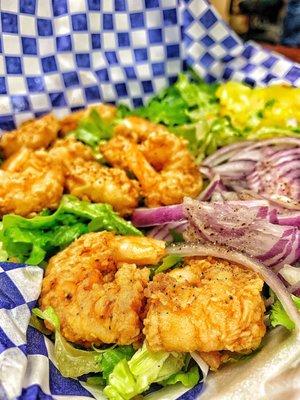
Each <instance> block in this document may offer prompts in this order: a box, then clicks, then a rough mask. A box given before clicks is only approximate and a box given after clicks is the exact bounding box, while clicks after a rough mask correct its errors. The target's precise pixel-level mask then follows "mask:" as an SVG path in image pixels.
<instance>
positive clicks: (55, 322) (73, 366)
mask: <svg viewBox="0 0 300 400" xmlns="http://www.w3.org/2000/svg"><path fill="white" fill-rule="evenodd" d="M32 312H33V314H34V315H36V316H37V317H39V318H41V319H43V320H45V321H47V322H48V323H50V324H51V325H52V327H53V328H54V330H55V344H54V356H55V361H56V363H57V367H58V369H59V371H60V373H61V374H62V375H63V376H64V377H66V378H77V377H78V376H81V375H84V374H88V373H90V372H100V371H101V365H100V362H99V359H101V355H99V353H97V352H96V351H87V350H80V349H77V348H76V347H74V346H73V345H71V344H70V343H69V342H67V341H66V339H65V338H64V337H63V336H62V335H61V333H60V323H59V318H58V316H57V315H56V313H55V311H54V310H53V308H52V307H48V308H46V310H44V311H41V310H40V309H38V308H34V309H33V310H32Z"/></svg>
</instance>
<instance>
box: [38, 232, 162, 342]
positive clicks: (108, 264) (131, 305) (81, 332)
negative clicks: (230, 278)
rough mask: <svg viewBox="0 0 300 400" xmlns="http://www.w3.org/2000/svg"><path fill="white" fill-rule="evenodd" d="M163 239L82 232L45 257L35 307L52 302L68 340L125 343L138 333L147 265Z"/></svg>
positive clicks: (154, 258)
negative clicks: (48, 257) (44, 268)
mask: <svg viewBox="0 0 300 400" xmlns="http://www.w3.org/2000/svg"><path fill="white" fill-rule="evenodd" d="M164 253H165V249H164V242H162V241H159V240H155V239H151V238H146V237H130V236H127V237H121V236H115V235H114V234H112V233H108V232H100V233H88V234H85V235H83V236H81V237H80V238H79V239H77V240H76V241H75V242H73V243H72V244H71V245H70V246H69V247H67V248H66V249H65V250H63V251H61V252H60V253H58V254H56V255H55V256H54V257H52V258H51V259H50V261H49V264H48V267H47V269H46V274H45V278H44V280H43V286H42V292H41V297H40V305H41V308H42V309H45V308H47V307H49V306H52V307H53V308H54V310H55V312H56V313H57V315H58V317H59V319H60V321H61V332H62V334H63V335H64V337H65V338H66V339H68V340H70V341H71V342H75V343H80V344H83V345H85V346H87V347H88V346H91V345H92V344H93V343H94V344H101V343H118V344H120V345H121V344H122V345H123V344H131V343H134V342H136V341H138V340H139V339H140V337H141V330H142V314H143V310H144V305H145V297H144V289H145V287H146V286H147V283H148V278H149V269H148V268H138V267H137V266H143V265H146V264H149V263H151V264H155V263H157V262H158V261H159V260H160V259H161V258H162V257H163V255H164Z"/></svg>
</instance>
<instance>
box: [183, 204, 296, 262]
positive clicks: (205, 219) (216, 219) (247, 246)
mask: <svg viewBox="0 0 300 400" xmlns="http://www.w3.org/2000/svg"><path fill="white" fill-rule="evenodd" d="M250 204H253V201H252V202H250ZM247 205H248V206H247ZM184 207H185V214H186V216H187V219H188V221H189V225H188V227H187V230H186V231H185V239H186V240H188V241H200V242H202V243H203V242H204V241H205V242H208V243H217V244H220V245H224V246H229V247H231V248H234V249H236V250H238V251H243V252H246V253H247V254H249V255H251V256H253V257H255V258H257V259H259V260H260V261H262V262H264V263H265V265H268V266H270V267H272V268H274V269H277V268H280V267H281V266H283V265H284V264H287V263H288V264H292V263H294V262H296V261H297V260H298V259H299V258H300V232H299V230H298V229H297V227H295V226H283V225H277V224H276V219H277V211H276V210H274V209H272V208H270V207H268V206H260V207H255V206H253V207H249V202H247V201H245V202H243V201H240V202H239V201H232V202H230V201H228V202H223V203H208V202H201V201H197V200H193V199H190V198H185V199H184ZM274 222H275V223H274Z"/></svg>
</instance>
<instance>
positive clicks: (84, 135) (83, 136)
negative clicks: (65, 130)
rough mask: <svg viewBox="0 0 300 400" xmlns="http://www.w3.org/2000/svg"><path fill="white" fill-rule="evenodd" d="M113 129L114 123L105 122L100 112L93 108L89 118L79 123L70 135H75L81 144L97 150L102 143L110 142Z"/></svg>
mask: <svg viewBox="0 0 300 400" xmlns="http://www.w3.org/2000/svg"><path fill="white" fill-rule="evenodd" d="M113 127H114V125H113V124H112V123H108V122H106V121H104V120H103V119H102V118H101V117H100V115H99V113H98V111H97V110H96V109H95V108H92V109H91V111H90V112H89V114H88V116H87V117H85V118H83V119H82V120H81V121H80V122H79V124H78V127H77V128H76V129H75V130H74V131H72V132H70V135H74V136H75V137H76V139H78V140H80V141H81V142H83V143H85V144H87V145H88V146H90V147H92V148H96V147H97V146H98V144H99V143H100V142H101V141H103V140H109V139H110V138H111V137H112V134H113Z"/></svg>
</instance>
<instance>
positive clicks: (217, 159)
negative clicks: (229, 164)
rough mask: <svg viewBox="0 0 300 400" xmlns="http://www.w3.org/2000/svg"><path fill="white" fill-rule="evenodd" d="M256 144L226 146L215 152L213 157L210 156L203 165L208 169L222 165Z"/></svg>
mask: <svg viewBox="0 0 300 400" xmlns="http://www.w3.org/2000/svg"><path fill="white" fill-rule="evenodd" d="M253 143H254V142H251V141H244V142H238V143H234V144H231V145H229V146H225V147H222V148H220V149H219V150H217V151H216V152H214V153H213V154H212V155H210V156H208V157H207V158H206V159H205V160H204V161H203V165H205V166H208V167H214V166H216V165H219V164H221V163H222V162H224V161H226V160H228V159H229V158H230V157H232V156H233V155H235V154H236V153H237V152H240V151H241V150H242V149H245V148H246V147H249V146H250V145H251V144H253Z"/></svg>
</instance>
